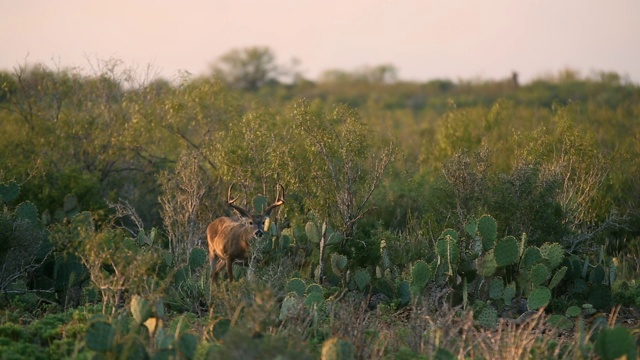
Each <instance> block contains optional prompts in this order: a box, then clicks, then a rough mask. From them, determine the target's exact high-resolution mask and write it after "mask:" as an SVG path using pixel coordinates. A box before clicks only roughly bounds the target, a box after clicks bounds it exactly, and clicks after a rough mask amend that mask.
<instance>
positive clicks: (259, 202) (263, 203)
mask: <svg viewBox="0 0 640 360" xmlns="http://www.w3.org/2000/svg"><path fill="white" fill-rule="evenodd" d="M267 207H269V201H268V200H267V198H266V197H264V196H263V195H258V196H256V197H254V198H253V208H254V209H256V211H257V212H258V213H262V212H263V211H264V209H266V208H267Z"/></svg>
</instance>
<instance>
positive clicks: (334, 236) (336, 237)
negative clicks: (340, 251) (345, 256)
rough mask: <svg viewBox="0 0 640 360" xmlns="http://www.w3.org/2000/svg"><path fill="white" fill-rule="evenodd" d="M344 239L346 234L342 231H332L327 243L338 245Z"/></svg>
mask: <svg viewBox="0 0 640 360" xmlns="http://www.w3.org/2000/svg"><path fill="white" fill-rule="evenodd" d="M343 240H344V235H342V233H340V232H337V231H336V232H332V233H331V235H329V238H328V239H327V245H338V244H341V243H342V241H343Z"/></svg>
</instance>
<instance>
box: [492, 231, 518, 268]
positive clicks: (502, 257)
mask: <svg viewBox="0 0 640 360" xmlns="http://www.w3.org/2000/svg"><path fill="white" fill-rule="evenodd" d="M519 253H520V251H519V249H518V241H517V240H516V238H514V237H513V236H507V237H505V238H504V239H500V240H498V241H497V242H496V245H495V248H494V249H493V254H494V255H495V258H496V265H498V266H508V265H513V264H516V263H517V262H518V259H519V257H520V256H519Z"/></svg>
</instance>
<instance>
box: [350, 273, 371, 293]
mask: <svg viewBox="0 0 640 360" xmlns="http://www.w3.org/2000/svg"><path fill="white" fill-rule="evenodd" d="M353 281H354V282H355V284H356V286H357V287H358V289H360V291H364V290H365V289H366V288H367V286H369V283H371V274H369V272H368V271H367V270H365V269H358V270H356V272H355V273H354V274H353Z"/></svg>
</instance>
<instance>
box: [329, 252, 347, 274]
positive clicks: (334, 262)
mask: <svg viewBox="0 0 640 360" xmlns="http://www.w3.org/2000/svg"><path fill="white" fill-rule="evenodd" d="M346 268H347V257H346V256H344V255H342V254H336V253H333V254H331V270H332V271H333V273H334V274H336V275H338V276H342V273H343V272H344V270H345V269H346Z"/></svg>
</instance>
